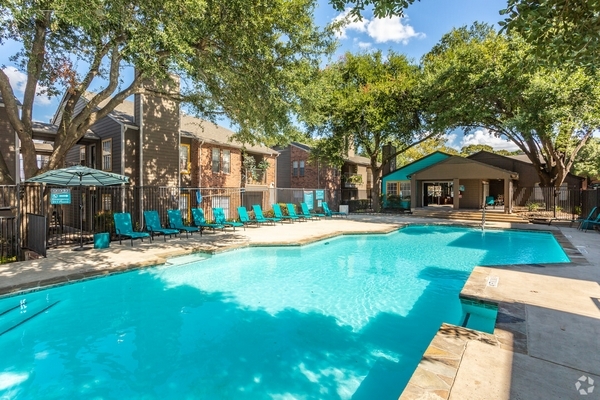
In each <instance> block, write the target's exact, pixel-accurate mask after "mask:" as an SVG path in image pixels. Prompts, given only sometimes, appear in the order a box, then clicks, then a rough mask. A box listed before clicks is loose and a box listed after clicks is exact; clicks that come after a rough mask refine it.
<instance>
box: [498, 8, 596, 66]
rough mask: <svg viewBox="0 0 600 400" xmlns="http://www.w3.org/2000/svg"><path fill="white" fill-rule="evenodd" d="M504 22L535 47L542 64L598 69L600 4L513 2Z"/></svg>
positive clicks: (503, 23) (503, 24) (534, 50)
mask: <svg viewBox="0 0 600 400" xmlns="http://www.w3.org/2000/svg"><path fill="white" fill-rule="evenodd" d="M500 13H501V14H503V15H505V19H504V21H501V22H500V25H501V26H503V29H506V30H507V32H509V33H517V34H519V35H521V36H522V37H523V38H524V39H525V41H527V42H528V43H529V44H531V45H532V46H533V54H534V56H535V58H536V59H537V60H538V62H542V63H544V64H546V65H558V66H561V65H570V66H574V67H577V66H579V67H586V68H590V69H595V68H596V64H597V60H598V57H600V2H598V1H569V0H509V1H508V5H507V8H506V9H504V10H501V11H500Z"/></svg>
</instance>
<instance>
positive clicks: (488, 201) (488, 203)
mask: <svg viewBox="0 0 600 400" xmlns="http://www.w3.org/2000/svg"><path fill="white" fill-rule="evenodd" d="M487 206H493V207H494V209H495V208H496V200H494V196H486V198H485V207H486V208H487Z"/></svg>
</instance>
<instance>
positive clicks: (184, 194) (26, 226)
mask: <svg viewBox="0 0 600 400" xmlns="http://www.w3.org/2000/svg"><path fill="white" fill-rule="evenodd" d="M52 188H53V189H68V191H69V192H70V204H51V200H50V198H51V196H50V193H51V190H50V188H49V187H47V186H46V187H44V186H41V185H34V184H23V185H20V186H18V187H16V186H13V187H11V189H8V187H7V188H6V198H7V199H10V200H7V203H6V204H10V206H8V205H7V207H12V208H11V210H13V214H14V215H13V216H11V219H10V224H12V225H10V228H9V227H8V224H9V222H6V225H7V228H6V229H3V230H0V249H2V246H4V248H6V249H7V250H6V251H5V253H6V254H7V256H5V257H4V258H6V257H8V255H10V257H14V256H15V255H17V250H18V247H17V246H19V244H20V245H22V247H24V248H30V247H35V246H34V245H31V243H39V241H40V240H43V239H40V238H41V237H42V236H41V235H40V234H39V233H40V232H39V231H40V230H44V228H43V227H44V226H45V232H44V233H45V237H46V239H45V247H47V248H48V247H57V246H64V245H74V244H78V243H79V240H80V236H81V237H83V242H84V243H90V242H91V241H93V236H94V234H96V233H101V232H108V233H110V234H111V236H112V237H113V238H114V236H115V229H114V220H113V214H114V213H117V212H128V213H130V214H131V219H132V224H133V227H134V228H135V229H138V230H142V229H144V228H145V226H144V217H143V212H144V211H147V210H156V211H157V212H158V214H159V216H160V219H161V222H162V223H163V225H166V224H167V210H168V209H179V210H181V211H182V217H183V219H184V220H185V222H186V223H188V224H191V223H192V221H191V220H192V216H191V209H192V208H198V207H199V208H202V209H203V210H204V215H205V217H206V219H207V220H208V221H211V220H213V219H214V216H213V208H215V207H220V208H223V210H224V212H225V216H226V218H228V219H237V217H238V212H237V207H239V206H244V207H246V208H247V209H251V207H252V205H254V204H260V205H261V206H262V208H263V209H264V210H265V211H266V210H269V209H271V204H273V203H275V202H279V203H281V202H285V203H295V204H299V203H300V202H302V201H304V200H305V197H304V195H305V193H309V192H310V193H312V196H313V199H314V205H315V207H317V206H320V203H319V201H322V200H326V201H329V202H330V204H332V205H333V206H336V205H337V204H339V201H338V199H337V197H336V193H335V192H332V191H327V190H323V191H322V193H318V192H317V190H315V189H302V190H300V189H275V188H267V187H251V188H187V187H186V188H183V187H154V186H153V187H135V186H104V187H100V186H98V187H70V188H63V187H57V186H53V187H52ZM2 189H3V188H2V187H0V201H1V200H2V195H3V192H2ZM17 193H18V195H17ZM321 194H323V197H324V199H321V198H320V197H321ZM19 215H20V216H26V215H38V216H41V217H40V218H43V221H44V224H37V225H36V226H35V227H34V226H32V224H31V223H30V222H31V221H30V220H31V218H25V217H22V218H19ZM11 229H12V230H11ZM17 233H19V235H17ZM9 248H10V249H12V250H10V251H9ZM30 249H31V248H30ZM31 250H36V252H39V251H37V250H39V248H37V249H31ZM5 253H2V254H5ZM4 258H3V259H4Z"/></svg>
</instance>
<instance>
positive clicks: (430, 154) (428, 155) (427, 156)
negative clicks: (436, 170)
mask: <svg viewBox="0 0 600 400" xmlns="http://www.w3.org/2000/svg"><path fill="white" fill-rule="evenodd" d="M436 153H440V154H443V155H446V156H448V157H452V155H451V154H448V153H444V152H443V151H439V150H436V151H434V152H433V153H429V154H427V155H426V156H425V157H421V158H419V159H418V160H415V161H412V162H410V163H408V164H406V165H403V166H402V167H400V168H398V169H395V170H393V171H392V172H388V173H387V174H385V175H383V176H382V177H381V179H383V178H385V177H386V176H388V175H391V174H393V173H395V172H397V171H400V170H401V169H402V168H406V167H408V166H409V165H412V164H414V163H416V162H419V161H421V160H424V159H426V158H429V157H431V156H432V155H434V154H436ZM440 161H443V160H440ZM473 161H474V160H473Z"/></svg>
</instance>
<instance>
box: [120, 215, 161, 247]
mask: <svg viewBox="0 0 600 400" xmlns="http://www.w3.org/2000/svg"><path fill="white" fill-rule="evenodd" d="M113 219H114V221H115V231H116V233H117V236H118V237H119V244H121V238H123V237H126V238H129V239H131V246H133V239H140V240H141V241H142V242H143V241H144V238H145V237H149V238H150V242H152V236H150V234H149V233H148V232H135V231H134V230H133V225H132V223H131V214H129V213H114V214H113Z"/></svg>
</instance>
